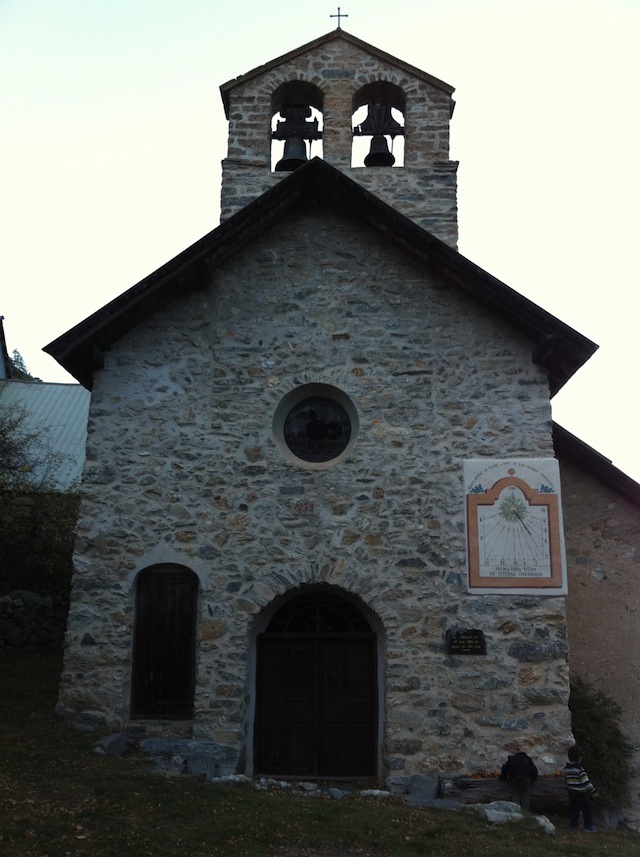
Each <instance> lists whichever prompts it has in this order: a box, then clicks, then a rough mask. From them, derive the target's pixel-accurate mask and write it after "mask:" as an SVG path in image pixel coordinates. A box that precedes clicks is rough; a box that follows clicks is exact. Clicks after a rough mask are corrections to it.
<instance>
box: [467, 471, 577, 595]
mask: <svg viewBox="0 0 640 857" xmlns="http://www.w3.org/2000/svg"><path fill="white" fill-rule="evenodd" d="M464 481H465V507H466V508H465V512H466V525H467V557H468V585H469V591H470V592H476V593H483V592H485V593H486V592H493V593H512V592H514V591H520V592H522V591H530V592H535V593H537V594H547V595H552V594H553V595H564V594H566V591H567V589H566V571H565V566H566V562H565V556H564V544H563V532H562V505H561V499H560V474H559V469H558V462H557V461H556V459H554V458H549V459H547V458H544V459H517V458H516V459H508V460H495V459H470V460H468V461H465V463H464Z"/></svg>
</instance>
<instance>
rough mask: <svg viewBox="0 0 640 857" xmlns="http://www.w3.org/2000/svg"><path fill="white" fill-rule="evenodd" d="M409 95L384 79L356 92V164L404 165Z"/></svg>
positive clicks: (353, 124) (354, 146)
mask: <svg viewBox="0 0 640 857" xmlns="http://www.w3.org/2000/svg"><path fill="white" fill-rule="evenodd" d="M405 109H406V97H405V94H404V92H403V91H402V89H400V87H399V86H396V85H395V84H393V83H389V81H385V80H380V81H376V82H375V83H369V84H367V85H366V86H363V87H362V88H361V89H359V90H358V92H356V94H355V95H354V96H353V102H352V111H353V113H352V119H351V124H352V128H353V146H352V150H351V166H352V167H362V166H365V167H393V166H396V167H402V166H404V146H405V137H404V125H405Z"/></svg>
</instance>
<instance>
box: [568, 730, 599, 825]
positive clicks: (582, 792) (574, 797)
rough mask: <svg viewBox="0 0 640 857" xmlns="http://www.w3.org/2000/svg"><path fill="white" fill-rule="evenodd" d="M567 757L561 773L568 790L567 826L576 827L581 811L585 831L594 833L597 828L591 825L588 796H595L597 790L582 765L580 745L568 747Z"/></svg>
mask: <svg viewBox="0 0 640 857" xmlns="http://www.w3.org/2000/svg"><path fill="white" fill-rule="evenodd" d="M567 757H568V759H569V761H568V763H567V764H566V765H565V766H564V770H563V774H564V779H565V782H566V784H567V790H568V792H569V827H570V828H571V829H572V830H576V829H577V827H578V819H579V818H580V813H582V821H583V823H584V829H585V830H586V831H587V833H595V832H596V830H597V829H598V828H597V827H594V826H593V822H592V820H591V804H590V802H589V798H590V797H597V796H598V792H597V791H596V788H595V786H594V785H593V783H592V782H591V780H590V779H589V776H588V774H587V772H586V771H585V769H584V768H583V767H582V750H581V749H580V747H577V746H573V747H569V750H568V752H567Z"/></svg>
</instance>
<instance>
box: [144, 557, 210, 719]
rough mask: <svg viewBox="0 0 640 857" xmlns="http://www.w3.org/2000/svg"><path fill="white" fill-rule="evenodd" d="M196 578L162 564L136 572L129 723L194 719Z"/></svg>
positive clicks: (179, 568) (179, 569)
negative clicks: (131, 721)
mask: <svg viewBox="0 0 640 857" xmlns="http://www.w3.org/2000/svg"><path fill="white" fill-rule="evenodd" d="M197 605H198V578H197V577H196V575H195V574H194V573H193V572H191V571H189V570H188V569H186V568H182V567H181V566H176V565H160V566H154V567H152V568H148V569H145V570H144V571H142V572H140V574H139V575H138V579H137V582H136V614H135V628H134V640H133V668H132V676H131V717H132V719H140V718H144V719H154V720H156V719H161V720H188V719H191V718H192V717H193V695H194V688H195V651H196V619H197Z"/></svg>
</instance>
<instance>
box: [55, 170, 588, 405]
mask: <svg viewBox="0 0 640 857" xmlns="http://www.w3.org/2000/svg"><path fill="white" fill-rule="evenodd" d="M310 200H315V201H316V202H318V203H321V204H325V205H329V206H334V207H335V208H336V209H337V210H339V211H340V212H346V213H348V214H350V215H351V216H353V217H355V218H357V219H359V220H360V221H361V222H363V223H365V224H366V225H367V226H369V227H370V228H371V229H373V230H374V231H375V232H377V233H378V234H379V235H380V236H381V237H383V238H385V239H386V240H388V241H390V242H391V243H392V244H394V245H395V246H396V247H398V248H399V249H400V250H402V251H403V252H404V253H406V254H407V255H408V256H411V257H412V258H414V259H415V260H417V261H418V262H420V263H422V264H423V265H424V266H425V267H426V268H428V269H429V271H431V272H433V273H435V274H437V275H439V276H440V277H441V278H442V279H444V280H445V281H446V282H448V283H450V284H451V285H452V286H455V287H456V288H458V289H460V290H461V291H462V292H464V293H465V294H466V295H468V296H469V297H471V298H473V299H474V300H476V301H478V303H480V304H481V305H482V306H484V307H486V308H487V309H489V310H491V311H492V312H493V313H495V314H496V315H497V316H499V317H500V318H502V319H503V320H504V321H506V322H508V323H509V324H511V325H513V326H514V327H515V328H516V329H518V330H519V331H521V332H522V333H523V334H525V335H526V336H527V337H529V338H530V339H531V341H532V359H533V361H534V362H536V363H539V364H541V365H543V366H544V367H545V368H546V369H547V371H548V374H549V382H550V388H551V394H552V395H553V394H554V393H556V392H557V391H558V390H559V389H560V388H561V387H562V386H563V385H564V384H565V383H566V382H567V381H568V380H569V378H570V377H571V376H572V375H573V374H574V373H575V372H576V371H577V370H578V369H579V368H580V366H582V365H583V364H584V363H585V362H586V361H587V360H588V359H589V357H590V356H591V355H592V354H593V353H594V351H595V350H596V349H597V347H598V346H597V345H595V344H594V343H593V342H591V341H590V340H589V339H587V338H586V337H584V336H582V335H581V334H580V333H578V332H577V331H575V330H573V328H571V327H569V326H568V325H566V324H564V323H563V322H561V321H560V320H559V319H557V318H555V317H554V316H553V315H551V314H550V313H548V312H546V311H545V310H543V309H542V308H541V307H539V306H538V305H537V304H535V303H533V302H532V301H530V300H528V299H527V298H525V297H523V296H522V295H520V294H518V292H516V291H514V290H513V289H511V288H510V287H509V286H507V285H505V284H504V283H502V282H501V281H500V280H497V279H496V278H495V277H492V276H491V274H488V273H487V272H486V271H484V270H482V268H479V267H478V266H477V265H474V263H473V262H471V261H469V259H466V258H465V257H464V256H462V255H460V253H458V252H457V250H454V249H452V248H451V247H449V246H448V245H447V244H445V243H444V242H442V241H440V240H439V239H438V238H435V237H434V236H433V235H431V234H430V233H428V232H426V231H425V230H424V229H422V228H421V227H420V226H417V225H416V224H415V223H414V222H413V221H412V220H410V219H409V218H407V217H405V216H404V215H403V214H400V213H399V212H398V211H396V210H395V209H394V208H392V207H391V206H390V205H388V204H387V203H385V202H383V201H382V200H381V199H379V198H378V197H377V196H375V195H374V194H372V193H370V192H369V191H368V190H366V189H365V188H363V187H361V186H360V185H359V184H357V183H356V182H355V181H353V180H352V179H350V178H349V177H348V176H346V175H344V174H343V173H341V172H340V171H339V170H337V169H335V168H334V167H331V166H330V165H329V164H327V163H326V162H325V161H322V160H320V159H319V158H314V159H313V160H312V161H309V162H308V163H306V164H304V165H303V166H302V167H299V168H298V169H297V170H295V171H294V172H292V173H289V174H287V175H286V177H284V178H283V179H282V181H280V182H279V183H278V184H277V185H275V186H274V187H272V188H271V189H270V190H268V191H267V192H266V193H264V194H262V196H260V197H258V198H257V199H256V200H254V201H253V202H251V203H249V204H248V205H247V206H246V207H245V208H243V209H242V210H241V211H239V212H238V213H237V214H235V215H234V216H233V217H230V218H229V220H227V221H225V222H224V223H222V224H221V225H220V226H218V227H217V228H216V229H214V230H213V231H212V232H210V233H209V234H208V235H205V236H204V237H203V238H201V239H200V240H199V241H196V243H195V244H193V245H192V246H191V247H189V248H187V249H186V250H184V251H183V252H182V253H180V254H179V255H177V256H176V257H175V258H173V259H171V261H169V262H167V263H166V264H165V265H163V266H162V267H161V268H158V270H157V271H154V272H153V273H152V274H150V275H149V276H148V277H146V278H145V279H144V280H141V282H139V283H138V284H137V285H135V286H133V287H132V288H130V289H129V290H128V291H126V292H124V293H123V294H121V295H120V296H119V297H117V298H115V299H114V300H113V301H111V302H110V303H108V304H106V305H105V306H104V307H102V309H99V310H98V311H97V312H95V313H93V315H91V316H89V317H88V318H87V319H85V320H84V321H82V322H80V324H78V325H76V326H75V327H73V328H72V329H71V330H69V331H68V332H67V333H65V334H63V335H62V336H60V337H59V338H58V339H56V340H54V341H53V342H51V343H49V345H47V346H45V348H44V350H45V351H46V352H47V353H48V354H50V355H51V356H52V357H54V358H55V359H56V360H57V361H58V363H60V364H61V365H62V366H63V367H64V368H65V369H66V370H67V371H68V372H70V373H71V374H72V375H73V376H74V377H75V378H76V379H77V380H78V381H80V383H81V384H83V385H84V386H85V387H87V389H91V384H92V376H93V372H94V371H95V370H96V369H99V368H101V366H102V355H103V352H104V351H106V350H107V349H108V348H109V347H110V345H111V344H112V343H114V342H115V341H116V340H118V339H119V338H120V337H121V336H123V335H124V334H125V333H127V332H128V331H129V330H131V329H132V328H133V327H135V326H136V325H137V324H138V323H139V322H140V321H141V320H142V319H144V318H145V317H146V316H147V315H150V314H151V313H153V312H154V311H155V310H156V309H157V308H158V307H159V306H161V305H162V304H164V303H166V302H167V301H169V300H170V299H171V298H173V297H174V296H176V295H177V294H184V293H185V292H187V291H189V290H191V289H194V288H200V287H202V286H203V285H204V284H206V283H207V282H208V280H209V278H210V276H211V274H212V272H213V271H214V270H215V269H216V268H217V267H219V266H220V265H221V264H223V263H224V262H225V261H226V260H227V259H229V258H230V257H231V256H234V255H236V254H237V253H239V252H241V251H242V250H243V249H244V248H245V247H246V246H247V245H249V244H251V243H252V242H253V241H255V240H256V239H257V238H258V237H259V236H260V235H262V234H263V233H264V232H266V231H267V230H268V229H269V228H270V227H271V226H273V225H274V224H276V223H277V222H278V221H280V220H281V219H282V218H283V217H285V216H286V215H287V214H289V213H290V212H291V211H292V210H293V209H294V208H295V207H296V206H298V205H300V204H305V203H308V202H309V201H310Z"/></svg>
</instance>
